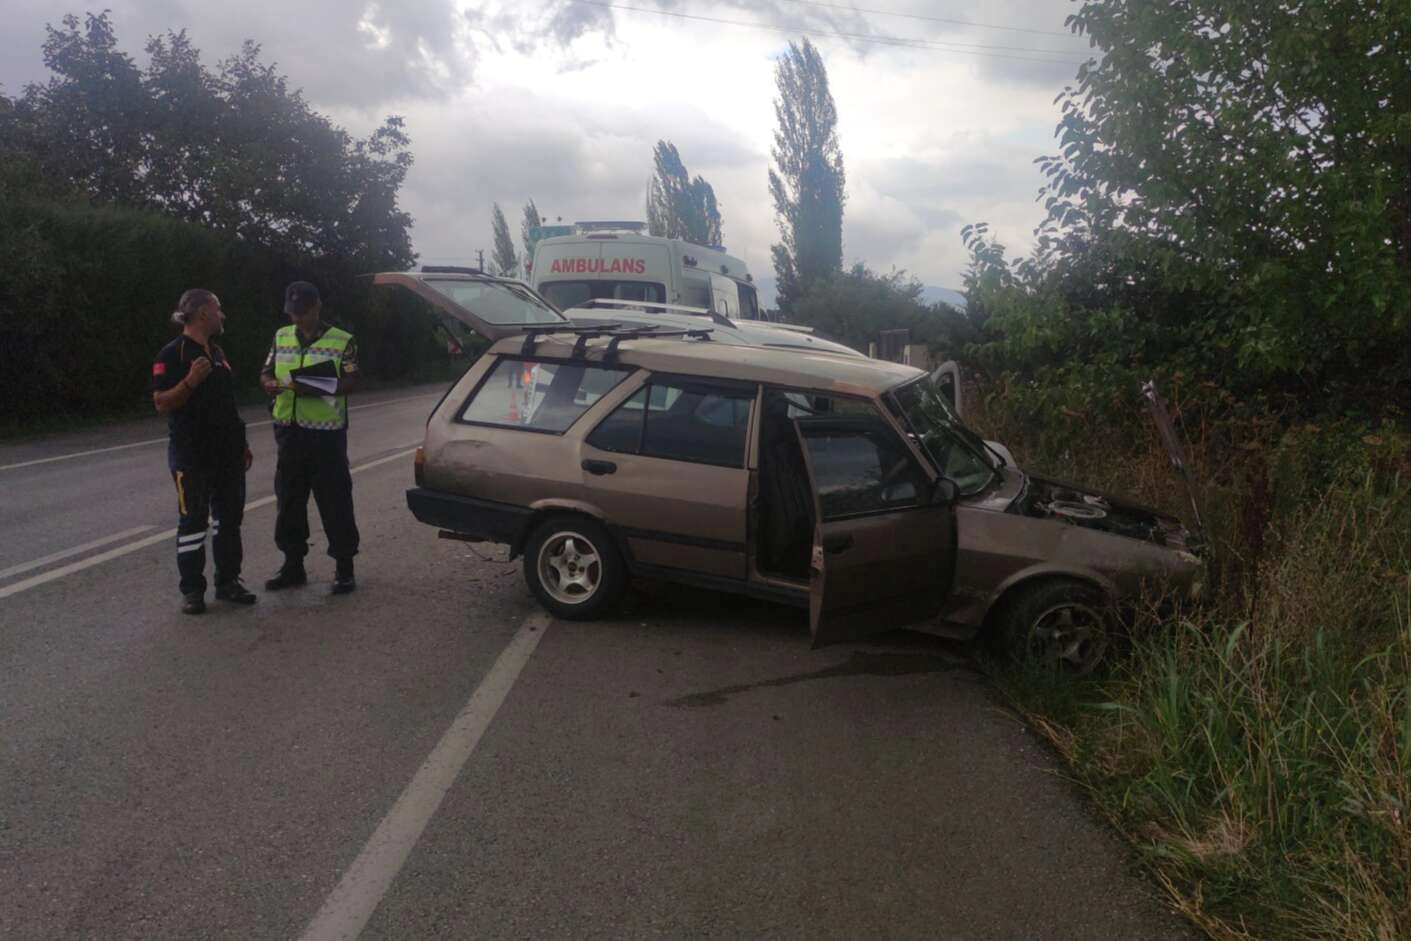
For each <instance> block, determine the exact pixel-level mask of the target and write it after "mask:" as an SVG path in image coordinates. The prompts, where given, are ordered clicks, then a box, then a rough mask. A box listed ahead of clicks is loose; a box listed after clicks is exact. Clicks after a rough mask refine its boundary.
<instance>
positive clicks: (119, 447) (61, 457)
mask: <svg viewBox="0 0 1411 941" xmlns="http://www.w3.org/2000/svg"><path fill="white" fill-rule="evenodd" d="M440 394H441V393H439V392H428V393H426V394H425V395H404V396H402V397H401V398H400V399H388V400H387V401H385V402H369V403H368V404H366V405H350V406H348V411H350V412H356V411H358V410H359V409H364V408H381V407H382V406H384V405H396V404H397V403H399V402H415V401H416V400H418V399H429V398H431V397H432V396H433V395H440ZM272 424H274V422H269V421H257V422H251V423H250V424H248V425H246V426H245V427H246V428H263V427H264V426H265V425H272ZM166 443H167V439H166V438H148V439H147V440H146V441H134V442H132V443H131V444H115V445H113V446H112V447H110V448H94V449H93V450H91V451H76V452H74V453H73V454H58V455H55V456H54V457H41V458H36V459H35V460H33V461H21V462H19V463H18V464H0V471H7V470H19V469H20V468H21V467H34V466H36V465H38V464H52V463H54V462H55V461H71V460H73V459H74V458H79V457H92V456H93V455H95V454H110V453H112V452H113V451H126V450H128V449H129V448H145V447H148V446H150V445H153V444H166Z"/></svg>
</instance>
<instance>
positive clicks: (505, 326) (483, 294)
mask: <svg viewBox="0 0 1411 941" xmlns="http://www.w3.org/2000/svg"><path fill="white" fill-rule="evenodd" d="M372 283H373V284H387V285H394V286H397V287H403V288H406V289H407V290H409V291H411V292H412V293H413V294H415V295H417V296H418V297H420V298H422V299H423V300H425V301H426V302H427V303H429V304H430V305H431V306H432V307H434V308H436V310H437V311H438V312H440V313H441V314H443V315H445V316H448V317H451V318H453V319H454V320H457V321H459V322H460V323H463V324H465V325H466V326H467V327H469V328H470V329H472V330H474V331H475V332H476V333H478V334H480V335H481V336H482V337H484V338H485V339H487V340H489V341H490V342H492V343H493V342H494V341H496V340H498V339H500V338H502V337H508V336H515V335H517V334H520V333H523V332H524V331H525V330H527V329H531V328H546V327H547V328H552V327H557V326H564V327H568V326H571V325H572V324H571V323H570V321H569V320H568V318H567V317H565V316H564V315H563V314H561V313H559V311H558V310H557V309H556V308H555V307H554V306H553V305H552V304H550V303H549V302H548V301H546V300H544V298H542V297H540V296H539V295H538V294H537V293H535V292H534V290H533V289H532V288H530V287H529V286H528V285H527V284H523V283H521V282H518V281H512V280H509V279H505V278H491V277H487V276H484V275H475V274H468V273H467V274H461V273H441V272H431V271H385V272H382V273H380V274H375V275H373V276H372Z"/></svg>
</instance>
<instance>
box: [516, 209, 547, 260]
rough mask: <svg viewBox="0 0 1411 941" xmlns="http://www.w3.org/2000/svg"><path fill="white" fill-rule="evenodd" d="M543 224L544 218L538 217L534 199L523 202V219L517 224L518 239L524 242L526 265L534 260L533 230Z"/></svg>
mask: <svg viewBox="0 0 1411 941" xmlns="http://www.w3.org/2000/svg"><path fill="white" fill-rule="evenodd" d="M543 224H544V220H543V219H541V218H539V207H538V206H535V205H534V200H532V199H531V200H529V202H527V203H525V204H524V221H522V222H521V223H520V224H519V240H520V241H521V242H523V243H524V262H525V264H526V265H529V264H533V262H534V241H535V240H534V238H533V233H534V230H535V229H537V228H539V226H541V225H543Z"/></svg>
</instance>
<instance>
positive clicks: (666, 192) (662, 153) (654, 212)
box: [647, 140, 723, 246]
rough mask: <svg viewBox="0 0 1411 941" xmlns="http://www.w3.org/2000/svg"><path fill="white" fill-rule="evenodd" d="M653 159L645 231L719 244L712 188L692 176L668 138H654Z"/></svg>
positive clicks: (719, 221) (719, 228)
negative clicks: (655, 139) (653, 167)
mask: <svg viewBox="0 0 1411 941" xmlns="http://www.w3.org/2000/svg"><path fill="white" fill-rule="evenodd" d="M652 162H653V164H654V166H655V172H654V173H653V175H652V181H651V184H650V185H649V186H648V189H647V231H649V232H650V233H651V234H652V235H657V236H662V237H664V238H673V239H685V240H686V241H688V242H694V243H695V244H697V245H707V246H716V245H720V244H722V242H723V239H722V235H721V220H720V207H719V205H718V204H717V202H716V199H715V189H714V188H713V187H712V186H711V185H710V184H709V183H707V182H706V181H705V179H704V178H702V177H699V176H697V177H696V178H695V179H694V180H693V179H691V175H690V173H689V172H688V171H687V170H686V165H685V164H684V163H683V162H682V161H681V154H680V152H678V151H677V149H676V145H675V144H673V143H671V142H670V141H666V140H659V141H657V143H656V147H655V148H653V150H652Z"/></svg>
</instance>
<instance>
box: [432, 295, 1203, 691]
mask: <svg viewBox="0 0 1411 941" xmlns="http://www.w3.org/2000/svg"><path fill="white" fill-rule="evenodd" d="M463 279H464V280H466V281H474V280H475V279H474V278H473V277H472V276H463ZM417 288H418V293H422V294H423V296H426V297H428V299H431V300H432V301H433V303H436V304H437V307H438V308H439V309H440V310H441V311H442V312H443V313H445V314H447V315H449V316H453V317H455V318H456V319H457V320H459V321H460V322H462V323H464V324H467V325H469V326H471V327H472V328H473V329H475V330H477V331H478V332H480V333H482V334H483V335H484V336H486V337H488V338H489V339H491V340H493V341H495V342H494V343H493V345H492V346H491V347H490V349H489V351H488V352H487V353H486V354H485V355H484V356H483V357H481V358H480V359H479V360H478V361H477V362H476V363H475V364H474V365H473V366H472V367H471V368H470V369H469V371H468V372H467V373H466V374H465V375H464V376H463V377H462V378H461V379H460V380H459V381H458V382H457V383H456V384H455V385H454V386H453V387H452V388H451V389H450V390H449V391H448V392H447V394H446V396H445V398H444V399H443V400H442V401H441V403H440V404H439V405H438V406H437V408H436V410H435V411H434V412H433V414H432V415H431V418H430V420H429V421H428V424H427V428H426V440H425V444H424V447H423V448H422V449H421V450H420V452H419V453H418V458H417V487H416V488H415V489H413V490H410V491H408V494H407V502H408V505H409V506H410V508H411V510H412V512H413V513H414V514H415V515H416V517H417V519H419V520H421V521H422V522H424V523H427V524H430V525H432V526H435V527H437V528H439V529H441V530H442V531H443V535H447V536H452V537H456V538H463V539H469V540H483V541H491V542H498V543H502V544H505V545H508V546H509V547H510V549H511V552H512V553H514V554H516V555H522V556H523V568H524V576H525V579H526V581H527V582H528V585H529V587H530V589H531V590H532V591H533V593H534V594H535V595H536V596H537V597H538V599H539V601H540V602H541V603H542V604H543V605H544V606H545V607H546V608H547V609H549V610H550V611H551V612H553V613H554V614H555V615H557V616H559V617H563V618H572V619H589V618H593V617H597V616H599V615H601V614H603V613H604V612H605V611H606V610H607V609H608V608H609V607H610V606H611V605H612V604H613V602H614V601H616V600H617V598H618V597H619V596H620V594H621V593H622V591H623V589H624V588H625V586H626V583H627V581H628V579H629V578H630V577H634V576H648V577H656V578H665V579H670V580H676V581H681V582H688V583H692V584H697V585H703V586H706V587H710V588H716V589H721V590H725V591H731V592H739V593H744V594H749V595H754V596H758V597H762V598H767V599H770V600H774V601H779V602H784V603H787V604H793V605H797V606H800V607H806V608H807V609H808V611H809V622H810V628H811V630H812V633H813V637H814V642H815V644H824V643H830V642H835V641H840V640H846V639H852V638H858V637H861V636H864V635H867V634H870V633H873V632H877V631H883V630H888V629H892V628H898V627H903V626H912V625H918V624H925V625H928V626H929V627H931V628H932V629H938V630H941V631H945V632H947V633H951V634H954V635H959V636H971V635H975V634H977V633H979V632H982V631H984V632H990V633H991V635H992V636H994V637H996V638H998V639H1000V640H1002V641H1003V642H1004V643H1005V645H1006V646H1007V647H1009V649H1011V650H1012V651H1014V652H1016V653H1031V654H1036V655H1039V656H1042V657H1045V658H1049V659H1052V660H1055V661H1059V662H1062V663H1064V664H1066V665H1068V666H1071V667H1072V668H1074V669H1076V670H1079V671H1086V670H1090V669H1092V668H1093V667H1094V666H1095V665H1096V664H1097V663H1098V662H1100V660H1101V659H1102V657H1103V654H1104V651H1105V650H1106V648H1107V643H1108V638H1109V635H1110V631H1111V628H1112V627H1113V625H1114V624H1115V623H1116V618H1117V615H1118V613H1119V612H1120V611H1121V610H1122V609H1123V608H1124V607H1127V606H1129V605H1133V604H1136V603H1138V602H1140V601H1143V600H1145V599H1148V598H1152V597H1157V596H1164V597H1177V598H1188V597H1191V596H1193V595H1195V594H1197V593H1198V592H1199V590H1200V582H1201V580H1202V572H1203V566H1202V562H1201V559H1200V558H1199V555H1198V554H1197V553H1198V544H1197V541H1196V539H1195V538H1194V537H1193V536H1192V534H1191V533H1190V531H1188V530H1187V529H1186V528H1185V527H1184V526H1183V525H1182V523H1181V522H1180V521H1179V520H1177V519H1175V518H1172V517H1169V516H1166V515H1163V514H1161V513H1158V512H1156V511H1154V510H1150V509H1147V508H1144V507H1140V506H1137V505H1134V504H1130V503H1127V502H1124V501H1121V500H1117V499H1114V498H1111V497H1107V496H1103V495H1101V494H1097V493H1093V492H1091V491H1088V490H1085V489H1083V488H1081V487H1076V486H1072V485H1068V484H1062V483H1059V482H1056V481H1050V480H1046V479H1043V478H1039V477H1034V476H1031V475H1028V474H1026V473H1024V472H1023V471H1021V470H1020V469H1018V468H1016V467H1014V466H1012V465H1011V464H1010V463H1008V462H1006V461H1005V459H1004V458H1003V457H1002V456H1001V455H1000V454H999V453H998V452H997V451H996V450H995V449H994V448H992V447H991V446H989V445H987V444H986V442H985V441H983V440H982V439H981V438H980V437H979V436H978V435H976V434H975V433H974V432H972V431H971V430H970V429H968V428H967V427H966V426H965V424H964V423H963V422H962V421H961V420H960V418H959V416H958V415H957V414H956V413H955V411H954V409H953V407H952V406H951V404H950V401H949V400H948V398H947V397H946V396H945V395H944V394H943V393H942V391H941V390H940V388H939V387H938V385H937V384H936V382H934V381H933V379H932V377H931V376H928V375H927V374H925V373H923V372H921V371H919V370H916V369H913V368H911V367H907V366H900V365H896V364H892V363H885V362H880V361H876V360H868V359H862V358H858V357H855V356H839V355H835V354H831V353H823V352H813V351H803V350H781V349H772V348H765V347H752V346H740V345H726V344H724V343H720V342H717V341H715V340H714V339H713V338H712V334H713V330H711V329H702V330H691V331H682V330H665V329H653V328H652V327H650V326H642V325H640V324H636V325H613V324H611V323H605V324H599V325H596V326H593V327H584V326H581V325H578V326H575V325H574V324H573V323H572V322H570V321H569V320H568V319H566V318H564V317H563V315H562V314H560V313H559V312H558V311H557V310H556V309H554V308H553V307H552V306H551V305H548V304H547V303H545V302H543V301H542V299H541V298H538V296H537V295H534V294H533V292H531V291H528V290H527V289H526V290H523V291H521V290H519V289H518V288H517V287H505V286H504V285H501V288H496V287H495V286H494V285H493V284H491V283H489V280H488V279H487V280H486V281H485V282H484V283H475V284H462V285H456V286H455V288H456V290H455V291H452V290H449V289H448V290H445V291H444V292H441V291H438V290H437V289H436V286H435V285H434V284H432V285H430V288H429V289H428V284H427V283H422V282H418V284H417ZM438 293H444V294H445V296H446V298H447V299H446V301H445V302H443V303H438V302H437V301H436V296H437V294H438ZM486 297H488V298H491V302H486V301H485V300H484V298H486ZM456 298H459V299H460V300H459V301H458V300H456ZM466 299H473V300H475V301H477V303H473V304H472V303H466V302H465V301H466Z"/></svg>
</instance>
